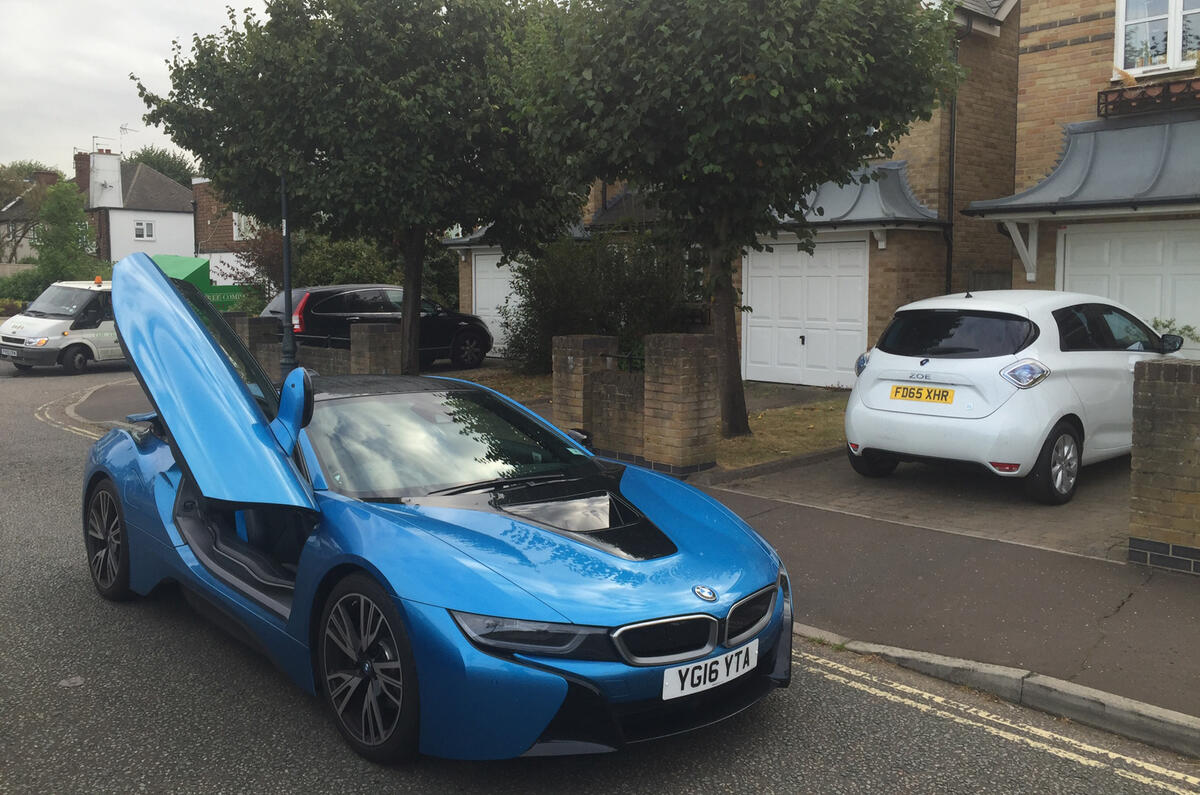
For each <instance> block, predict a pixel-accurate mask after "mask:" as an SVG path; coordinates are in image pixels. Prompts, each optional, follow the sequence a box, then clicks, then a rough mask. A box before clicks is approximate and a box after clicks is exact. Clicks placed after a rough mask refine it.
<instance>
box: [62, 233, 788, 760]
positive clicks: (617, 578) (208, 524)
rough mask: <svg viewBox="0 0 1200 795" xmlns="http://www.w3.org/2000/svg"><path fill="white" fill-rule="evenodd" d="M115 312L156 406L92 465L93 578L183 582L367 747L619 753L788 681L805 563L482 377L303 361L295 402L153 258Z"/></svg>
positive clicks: (115, 585)
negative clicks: (789, 563) (312, 368)
mask: <svg viewBox="0 0 1200 795" xmlns="http://www.w3.org/2000/svg"><path fill="white" fill-rule="evenodd" d="M113 307H114V311H115V314H116V320H117V326H118V329H119V335H120V339H121V343H122V345H123V346H124V348H125V351H126V355H127V358H128V360H129V361H130V362H131V365H132V367H133V369H134V372H135V373H136V375H137V377H138V380H139V381H140V382H141V384H142V387H143V388H144V389H145V391H146V394H147V396H148V397H149V399H150V402H151V404H152V406H153V408H154V411H152V412H149V413H147V414H143V415H135V416H131V417H130V418H129V419H130V425H129V426H128V427H127V428H123V429H114V430H112V431H110V432H109V433H108V434H107V435H106V436H105V437H104V438H102V439H100V440H99V441H98V442H96V444H95V445H94V446H93V447H92V449H91V451H90V453H89V455H88V459H87V464H86V467H85V472H84V482H83V510H82V518H83V536H84V543H85V546H86V550H87V557H88V563H89V567H90V570H91V575H92V579H93V582H94V584H95V587H96V590H97V591H98V592H99V593H100V595H101V596H103V597H105V598H107V599H113V600H122V599H128V598H133V597H134V596H136V595H144V594H147V593H149V592H150V591H151V590H153V589H154V588H155V587H156V586H158V585H159V584H162V583H165V582H174V583H178V584H179V585H180V586H182V587H183V588H184V589H186V591H187V593H188V594H189V596H190V597H191V598H193V599H195V600H197V601H198V602H199V603H200V604H201V605H202V606H203V607H206V608H212V609H211V610H206V611H205V612H208V613H211V614H213V615H215V616H218V617H219V618H220V619H221V620H222V622H223V623H226V624H228V625H230V627H231V629H233V630H234V631H236V632H238V634H239V635H241V636H242V637H244V638H246V639H248V640H249V641H250V642H251V643H253V644H254V645H255V647H256V648H258V649H260V650H261V651H262V652H263V653H264V654H265V655H267V656H268V657H269V658H270V659H271V660H272V661H273V662H274V663H275V664H276V665H277V666H278V667H279V668H280V669H281V670H282V671H283V672H284V673H285V674H286V675H287V676H288V677H289V678H291V679H292V680H293V681H294V682H295V683H296V684H297V685H299V686H300V687H301V688H303V689H305V690H306V691H308V692H310V693H313V694H314V695H316V696H317V697H318V698H320V699H321V700H322V701H323V702H324V703H325V705H326V706H327V707H328V710H329V712H330V714H331V716H332V718H333V721H334V723H335V724H336V725H337V727H338V730H339V731H340V732H341V734H342V735H343V737H344V738H345V739H346V741H347V742H348V743H349V744H350V746H351V747H352V748H353V749H354V750H355V751H356V752H358V753H359V754H361V755H362V756H364V757H366V758H368V759H371V760H374V761H377V762H381V763H395V762H397V761H400V760H403V759H405V758H407V757H409V756H411V755H413V754H415V753H418V752H420V753H425V754H430V755H435V756H442V757H450V758H461V759H500V758H507V757H515V756H521V755H530V756H536V755H551V754H579V753H593V752H603V751H612V750H615V749H618V748H621V747H622V746H624V745H626V744H628V743H633V742H640V741H644V740H650V739H653V738H656V737H663V736H667V735H671V734H676V733H679V732H684V731H688V730H691V729H696V728H699V727H701V726H706V725H709V724H712V723H715V722H717V721H720V720H722V719H724V718H727V717H729V716H731V715H734V714H736V713H738V712H740V711H742V710H744V709H746V708H747V707H749V706H751V705H752V704H754V703H756V702H758V701H759V700H761V699H763V698H764V697H765V696H767V695H768V694H769V693H770V692H771V691H772V690H773V689H774V688H776V687H784V686H787V684H788V683H789V681H790V678H791V622H792V605H791V594H790V590H789V583H788V578H787V573H786V571H785V570H784V567H783V565H782V564H781V562H780V559H779V556H778V555H777V554H776V553H775V551H774V550H773V549H772V548H771V547H770V545H769V544H767V542H766V541H764V540H763V539H762V538H761V537H759V536H758V535H757V534H756V533H755V532H754V531H753V530H752V529H751V528H750V527H749V526H748V525H746V523H745V522H743V521H742V520H740V519H739V518H738V517H737V516H735V515H734V514H733V513H731V512H730V511H729V510H727V509H726V508H724V507H723V506H722V505H720V504H719V503H718V502H716V501H715V500H713V499H711V498H709V497H708V496H706V495H704V494H702V493H701V492H699V491H697V490H695V489H693V488H691V487H689V486H687V485H686V484H684V483H681V482H680V481H678V480H675V479H674V478H671V477H668V476H665V475H662V474H659V473H655V472H651V471H648V470H646V469H643V468H639V467H636V466H630V465H627V464H621V463H618V462H615V461H609V460H605V459H603V458H600V457H598V456H596V455H594V454H593V453H592V452H591V451H590V450H588V449H587V448H586V447H585V446H583V445H582V444H580V443H579V442H578V441H576V440H575V438H574V437H573V436H571V435H569V434H565V433H563V432H562V431H560V430H559V429H557V428H555V427H554V426H553V425H551V424H549V423H547V422H546V421H545V420H543V419H541V418H540V417H538V416H537V415H536V414H533V413H532V412H530V411H528V410H527V409H525V408H524V407H523V406H521V405H520V404H518V403H516V402H514V401H512V400H510V399H508V398H506V397H504V396H503V395H500V394H499V393H496V392H494V391H492V390H490V389H487V388H484V387H482V386H479V385H476V384H472V383H468V382H464V381H459V380H455V379H448V378H433V377H398V376H393V377H389V376H343V377H319V376H317V377H311V376H310V374H309V373H308V372H307V371H305V370H303V369H300V368H297V369H296V370H294V371H293V372H292V373H291V374H290V375H288V377H287V378H286V379H285V381H284V383H283V386H282V389H278V390H277V389H276V387H275V386H274V384H273V383H272V382H271V380H270V379H269V378H268V377H267V376H266V375H265V374H264V373H263V371H262V369H261V368H260V366H259V365H258V364H257V362H256V361H255V359H254V358H253V357H252V356H251V355H250V353H249V352H248V351H247V350H246V348H245V346H244V345H243V344H242V343H241V341H240V340H239V338H238V337H237V335H236V334H235V333H234V332H233V331H232V329H230V327H229V326H228V325H227V324H226V323H225V322H224V320H223V319H222V318H221V317H220V315H219V314H218V313H216V311H215V310H214V309H213V308H212V306H211V305H209V304H208V302H207V301H206V300H205V299H204V297H203V296H202V295H201V294H200V293H199V292H198V291H197V290H196V289H195V288H194V287H193V286H191V285H189V284H186V283H183V282H172V280H170V279H168V278H167V277H166V276H165V275H164V274H163V273H162V271H160V270H159V269H158V267H157V266H156V265H155V264H154V263H153V262H152V261H151V260H150V258H149V257H147V256H145V255H142V254H134V255H131V256H130V257H127V258H126V259H124V260H122V261H121V262H120V263H118V264H117V265H116V267H115V269H114V273H113Z"/></svg>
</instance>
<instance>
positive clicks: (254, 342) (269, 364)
mask: <svg viewBox="0 0 1200 795" xmlns="http://www.w3.org/2000/svg"><path fill="white" fill-rule="evenodd" d="M238 322H239V324H241V321H238ZM243 328H244V330H245V332H244V333H245V336H244V337H242V341H243V342H245V343H246V347H247V348H249V349H250V353H251V354H252V355H253V356H254V358H255V359H258V364H259V366H261V367H262V369H263V370H264V371H265V372H266V373H268V374H271V375H272V377H273V376H274V374H275V373H277V372H279V349H280V342H279V321H277V320H276V319H275V318H273V317H247V318H246V319H245V324H244V326H243ZM233 330H234V331H236V332H237V333H238V336H241V335H242V333H243V331H242V329H241V328H239V327H238V326H234V327H233Z"/></svg>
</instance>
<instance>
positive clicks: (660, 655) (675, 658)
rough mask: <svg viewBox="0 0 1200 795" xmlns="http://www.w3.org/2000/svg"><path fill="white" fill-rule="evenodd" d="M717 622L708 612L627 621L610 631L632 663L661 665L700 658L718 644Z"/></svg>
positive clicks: (618, 647) (619, 648) (622, 653)
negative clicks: (627, 622)
mask: <svg viewBox="0 0 1200 795" xmlns="http://www.w3.org/2000/svg"><path fill="white" fill-rule="evenodd" d="M718 626H719V625H718V623H717V620H716V619H715V618H713V617H712V616H708V615H692V616H678V617H676V618H660V619H657V620H655V621H645V622H642V623H641V624H630V625H628V626H625V627H621V628H620V629H618V630H617V631H616V632H614V633H613V642H614V643H616V644H617V649H618V650H619V651H620V652H621V656H622V657H624V658H625V660H626V661H627V662H629V663H630V664H632V665H664V664H666V663H674V662H683V661H684V660H693V659H695V658H697V657H703V656H704V655H706V654H708V653H709V652H710V651H712V650H713V649H715V648H716V646H717V630H718Z"/></svg>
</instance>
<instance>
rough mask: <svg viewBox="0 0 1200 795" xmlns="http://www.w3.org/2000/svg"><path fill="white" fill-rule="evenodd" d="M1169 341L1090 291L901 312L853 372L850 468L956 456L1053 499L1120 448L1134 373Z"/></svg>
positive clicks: (935, 304) (888, 467)
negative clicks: (1082, 468) (1019, 480)
mask: <svg viewBox="0 0 1200 795" xmlns="http://www.w3.org/2000/svg"><path fill="white" fill-rule="evenodd" d="M1182 345H1183V338H1182V337H1178V336H1176V335H1174V334H1164V335H1162V336H1160V335H1158V334H1157V333H1155V331H1154V330H1153V329H1151V328H1150V326H1149V325H1148V324H1147V323H1145V322H1144V321H1143V320H1141V319H1139V318H1138V317H1137V316H1136V315H1134V314H1133V313H1132V312H1130V311H1129V310H1128V309H1126V308H1124V307H1122V306H1120V305H1119V304H1115V303H1113V302H1112V301H1110V300H1108V299H1106V298H1101V297H1099V296H1095V295H1083V294H1080V293H1064V292H1058V291H1052V290H995V291H988V292H978V293H974V294H972V293H966V294H963V293H958V294H955V295H947V296H942V297H939V298H929V299H926V300H923V301H917V302H915V303H911V304H908V305H906V306H902V307H900V308H899V309H898V310H896V315H895V317H893V318H892V322H891V323H890V324H889V325H888V327H887V329H886V330H885V331H884V332H883V335H882V336H881V337H880V338H879V342H878V343H877V344H876V346H875V347H874V348H872V349H871V350H869V351H867V352H866V353H864V354H863V355H862V356H860V357H859V359H858V362H857V363H856V365H855V371H856V372H857V373H858V382H857V383H856V384H855V386H854V390H853V391H852V392H851V393H850V402H849V404H848V405H847V406H846V441H847V444H848V449H847V454H848V455H849V458H850V465H851V466H853V467H854V469H855V471H856V472H859V473H860V474H862V475H866V476H867V477H882V476H884V475H888V474H890V473H891V472H892V471H893V470H894V469H895V468H896V465H897V463H899V462H900V461H910V460H929V459H932V460H938V459H941V460H950V461H965V462H970V463H974V464H979V465H981V466H983V467H984V468H986V469H987V470H989V471H991V472H994V473H996V474H997V475H1003V476H1005V477H1023V478H1026V486H1027V490H1028V492H1029V495H1030V496H1031V497H1033V498H1035V499H1038V500H1041V501H1043V502H1047V503H1051V504H1059V503H1064V502H1066V501H1068V500H1069V499H1071V497H1072V496H1073V495H1074V494H1075V487H1076V484H1077V482H1078V474H1079V467H1080V466H1081V465H1085V464H1091V463H1095V462H1097V461H1102V460H1104V459H1106V458H1113V457H1115V456H1119V455H1123V454H1125V453H1128V452H1129V451H1130V448H1131V446H1132V440H1133V368H1134V365H1135V364H1136V363H1137V362H1138V361H1140V360H1143V359H1150V358H1156V357H1159V356H1162V355H1164V354H1168V353H1173V352H1175V351H1177V350H1179V348H1180V347H1181V346H1182Z"/></svg>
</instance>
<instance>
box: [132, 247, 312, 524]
mask: <svg viewBox="0 0 1200 795" xmlns="http://www.w3.org/2000/svg"><path fill="white" fill-rule="evenodd" d="M113 313H114V315H115V316H116V320H117V328H118V329H119V330H120V334H121V341H122V342H123V343H124V345H125V349H126V352H127V353H128V355H129V358H130V360H131V361H132V362H135V367H136V370H137V373H138V377H139V378H140V379H141V381H142V385H143V386H144V387H145V389H146V392H147V394H148V395H149V397H150V400H151V402H152V403H153V404H154V407H155V409H156V410H157V412H158V414H159V416H161V417H162V419H163V422H165V423H166V424H167V427H168V428H170V429H171V436H172V439H173V441H174V444H175V445H176V446H177V447H178V448H179V451H180V452H181V453H182V455H183V457H184V458H185V459H186V460H187V467H188V469H189V470H190V471H191V474H192V476H193V477H194V478H195V479H196V484H197V486H198V487H199V488H200V491H201V493H203V494H204V495H205V496H206V497H209V498H211V499H214V500H225V501H227V502H244V503H272V504H278V505H291V506H295V507H298V508H306V509H309V510H316V506H315V505H314V504H313V498H312V494H311V490H310V489H309V488H308V487H307V485H306V484H305V483H304V482H303V481H302V478H301V477H300V473H299V472H297V471H296V467H295V465H294V464H293V463H292V461H291V459H289V458H288V456H287V455H286V454H285V453H284V452H283V450H282V449H281V448H280V447H279V444H278V442H276V440H275V434H274V433H273V431H272V430H271V426H270V424H269V423H268V422H267V419H266V417H264V416H263V413H262V411H261V410H260V409H259V408H258V406H257V405H256V404H255V402H254V398H253V397H252V396H251V395H250V392H249V391H248V390H247V388H246V385H245V384H244V383H243V382H242V379H241V378H239V377H238V374H237V372H236V371H235V370H234V369H233V366H232V365H231V364H230V362H229V360H228V358H226V356H225V355H224V353H222V352H221V349H220V347H219V346H218V345H217V344H216V342H214V341H213V338H212V336H211V335H210V334H209V333H208V332H207V331H206V330H205V328H204V325H203V323H201V322H200V320H199V319H198V318H197V317H196V315H195V313H194V312H192V310H191V309H190V308H189V307H188V305H187V303H186V302H185V301H184V300H183V299H182V297H181V296H180V295H179V293H178V292H177V290H176V289H175V287H174V285H172V284H171V280H170V279H168V278H167V277H166V275H165V274H164V273H163V272H162V271H161V270H160V269H159V267H158V266H157V265H155V264H154V261H153V260H151V259H150V258H149V257H147V256H146V255H145V254H131V255H129V256H128V257H126V258H125V259H123V260H121V261H120V262H119V263H117V265H116V266H115V267H114V268H113ZM264 397H269V396H264Z"/></svg>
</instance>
